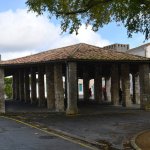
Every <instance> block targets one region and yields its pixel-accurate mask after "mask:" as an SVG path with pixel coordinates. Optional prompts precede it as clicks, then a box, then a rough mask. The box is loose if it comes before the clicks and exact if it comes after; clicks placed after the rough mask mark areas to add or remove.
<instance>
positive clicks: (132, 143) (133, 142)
mask: <svg viewBox="0 0 150 150" xmlns="http://www.w3.org/2000/svg"><path fill="white" fill-rule="evenodd" d="M147 131H150V130H144V131H141V132H139V133H137V134H136V135H135V136H134V137H133V138H132V139H131V140H130V142H131V145H132V147H133V148H134V149H135V150H142V149H141V148H140V147H138V145H137V144H136V142H135V141H136V138H137V137H138V136H140V135H141V134H143V133H145V132H147Z"/></svg>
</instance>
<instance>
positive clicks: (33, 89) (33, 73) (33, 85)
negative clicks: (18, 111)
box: [31, 67, 37, 104]
mask: <svg viewBox="0 0 150 150" xmlns="http://www.w3.org/2000/svg"><path fill="white" fill-rule="evenodd" d="M36 103H37V97H36V69H35V68H34V67H32V68H31V104H36Z"/></svg>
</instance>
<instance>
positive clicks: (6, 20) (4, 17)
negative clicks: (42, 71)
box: [0, 0, 150, 60]
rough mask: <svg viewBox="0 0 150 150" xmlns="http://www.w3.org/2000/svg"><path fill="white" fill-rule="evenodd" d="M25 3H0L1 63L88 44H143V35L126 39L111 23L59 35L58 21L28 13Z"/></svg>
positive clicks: (1, 0) (119, 27)
mask: <svg viewBox="0 0 150 150" xmlns="http://www.w3.org/2000/svg"><path fill="white" fill-rule="evenodd" d="M25 1H26V0H0V54H1V55H2V56H1V57H2V60H7V59H14V58H17V57H22V56H26V55H31V54H35V53H38V52H41V51H45V50H50V49H53V48H58V47H62V46H67V45H71V44H76V43H88V44H92V45H96V46H100V47H103V46H106V45H109V44H114V43H120V44H129V45H130V48H134V47H137V46H140V45H142V44H145V43H148V42H150V41H146V42H144V36H143V35H142V34H134V35H133V37H132V38H128V36H127V30H126V29H125V28H124V27H123V26H122V25H118V24H116V23H115V22H114V23H110V24H108V25H106V26H104V27H103V28H100V29H99V31H98V32H93V31H92V30H91V27H90V26H89V27H88V28H87V29H86V28H85V25H84V24H83V25H82V26H81V28H80V29H79V34H78V35H75V34H71V35H70V34H68V33H63V34H61V29H60V24H59V21H57V20H56V19H52V20H49V19H48V16H47V14H45V15H44V16H38V17H37V15H36V14H35V13H33V12H27V10H28V8H27V6H26V5H25Z"/></svg>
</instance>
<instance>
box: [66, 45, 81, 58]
mask: <svg viewBox="0 0 150 150" xmlns="http://www.w3.org/2000/svg"><path fill="white" fill-rule="evenodd" d="M82 44H83V43H79V44H77V45H76V46H77V47H76V48H75V49H74V50H73V52H72V54H70V55H69V56H68V58H73V56H74V55H75V53H76V52H77V51H78V50H79V47H80V46H81V45H82Z"/></svg>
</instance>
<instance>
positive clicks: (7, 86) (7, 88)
mask: <svg viewBox="0 0 150 150" xmlns="http://www.w3.org/2000/svg"><path fill="white" fill-rule="evenodd" d="M12 82H13V81H12V77H10V78H5V89H4V90H5V95H6V98H8V99H11V98H12V93H13V92H12Z"/></svg>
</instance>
